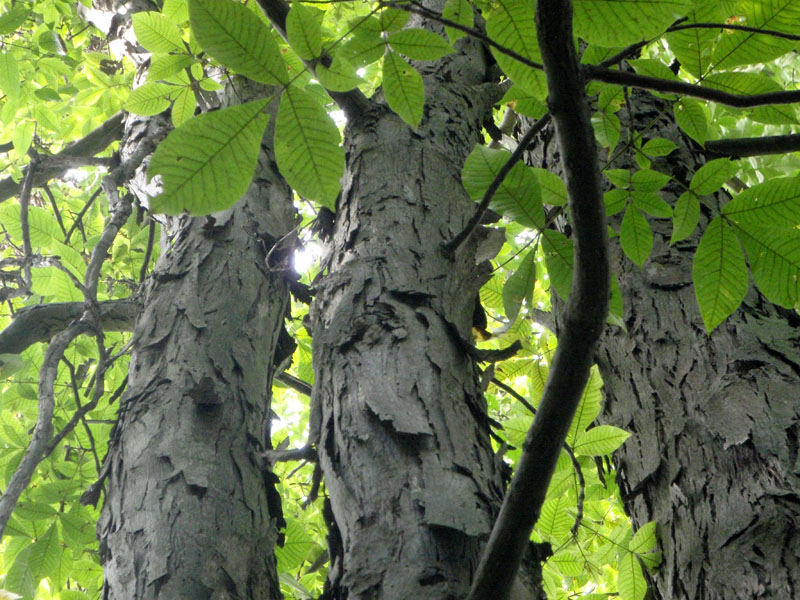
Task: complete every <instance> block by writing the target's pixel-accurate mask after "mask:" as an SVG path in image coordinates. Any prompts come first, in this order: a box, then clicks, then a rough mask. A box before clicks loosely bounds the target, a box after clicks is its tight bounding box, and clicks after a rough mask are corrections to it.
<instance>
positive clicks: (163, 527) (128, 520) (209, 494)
mask: <svg viewBox="0 0 800 600" xmlns="http://www.w3.org/2000/svg"><path fill="white" fill-rule="evenodd" d="M143 126H144V127H146V128H148V131H149V130H152V128H153V127H154V126H157V125H154V122H153V120H152V119H151V120H148V121H146V122H145V123H143ZM148 134H149V133H148V132H147V131H143V132H137V131H136V127H133V128H129V131H128V140H131V143H135V140H136V139H137V138H138V137H139V136H142V135H148ZM293 225H294V209H293V207H292V204H291V193H290V190H289V189H288V188H287V187H286V185H285V184H284V183H283V181H282V179H281V178H280V177H279V175H278V174H277V172H276V170H275V166H274V161H273V159H272V157H271V156H270V152H269V150H268V149H264V151H263V152H262V156H261V159H260V162H259V167H258V170H257V172H256V179H255V180H254V182H253V183H252V184H251V186H250V189H249V190H248V192H247V194H246V195H245V196H244V197H243V198H242V199H241V200H240V201H239V202H238V203H237V204H236V205H235V207H234V208H232V209H230V210H227V211H224V212H220V213H216V214H214V215H213V216H212V217H209V218H190V217H179V218H175V219H169V220H168V222H167V223H166V229H168V230H170V233H171V239H169V240H162V248H163V254H162V256H161V258H160V259H159V261H158V263H157V265H156V267H155V270H154V273H153V275H152V276H151V278H150V280H149V282H148V284H147V289H146V293H145V298H144V307H145V308H144V310H143V312H142V313H141V315H140V316H139V318H138V319H137V323H136V327H135V330H134V336H135V337H134V340H135V342H134V351H133V357H132V359H131V365H130V373H129V378H128V388H127V391H126V393H125V396H124V397H123V399H122V402H121V405H120V416H119V423H118V425H117V427H116V428H115V431H114V433H113V435H112V439H111V442H110V446H109V454H108V457H107V461H110V474H109V478H108V493H107V496H106V501H105V505H104V507H103V512H102V516H101V520H100V522H99V524H98V536H99V537H100V539H101V555H102V559H103V562H104V566H105V575H106V583H105V589H104V598H108V599H119V600H131V599H137V600H138V599H156V598H160V599H162V600H173V599H187V600H188V599H192V600H194V599H214V600H223V599H242V600H244V599H248V600H261V599H274V598H280V597H281V596H280V588H279V585H278V581H277V574H276V569H275V559H274V554H273V549H274V545H275V543H276V540H277V537H278V534H277V529H276V524H277V521H278V520H279V519H280V501H279V498H278V497H277V493H276V492H275V489H274V486H273V481H272V477H273V476H272V475H271V474H270V473H269V472H267V471H265V469H264V466H263V461H262V458H261V456H260V453H262V452H263V451H264V449H265V448H266V446H267V445H268V440H269V437H268V435H269V423H268V418H269V404H270V389H271V385H272V377H273V374H274V370H275V369H274V366H273V358H274V356H275V350H276V346H277V344H278V339H279V335H280V332H281V331H282V327H283V319H284V317H285V315H286V310H287V303H288V290H287V285H286V281H285V279H284V274H283V273H281V272H274V271H271V270H269V269H268V268H267V266H266V264H265V256H266V252H267V251H268V250H269V249H270V247H271V246H272V244H273V242H274V241H275V240H277V239H278V238H280V237H281V236H282V235H284V234H285V233H286V232H287V231H289V230H290V229H291V228H292V226H293Z"/></svg>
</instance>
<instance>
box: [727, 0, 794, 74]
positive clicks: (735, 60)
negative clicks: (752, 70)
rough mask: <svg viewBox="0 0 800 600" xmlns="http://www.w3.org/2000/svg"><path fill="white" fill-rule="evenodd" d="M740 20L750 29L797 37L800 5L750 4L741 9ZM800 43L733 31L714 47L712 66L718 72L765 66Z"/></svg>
mask: <svg viewBox="0 0 800 600" xmlns="http://www.w3.org/2000/svg"><path fill="white" fill-rule="evenodd" d="M737 16H741V17H744V22H745V23H747V25H748V26H750V27H756V28H763V29H773V30H777V31H783V32H785V33H796V31H797V23H800V5H798V3H797V2H794V1H791V0H761V1H755V0H748V1H744V2H740V3H738V5H737ZM796 45H797V42H794V41H792V40H785V39H781V38H778V37H774V36H771V35H762V34H759V33H755V32H751V31H730V32H726V33H725V34H724V35H721V36H720V37H719V38H718V40H717V42H716V43H715V44H714V52H713V54H712V56H711V62H712V64H713V65H714V67H715V68H716V69H717V70H721V69H731V68H732V67H735V66H739V65H746V64H753V63H765V62H768V61H771V60H773V59H775V58H777V57H779V56H782V55H784V54H786V53H787V52H791V51H792V50H793V49H794V47H795V46H796Z"/></svg>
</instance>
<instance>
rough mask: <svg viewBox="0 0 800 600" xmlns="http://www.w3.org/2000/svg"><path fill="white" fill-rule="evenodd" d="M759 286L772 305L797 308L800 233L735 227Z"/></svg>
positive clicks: (799, 293) (799, 275)
mask: <svg viewBox="0 0 800 600" xmlns="http://www.w3.org/2000/svg"><path fill="white" fill-rule="evenodd" d="M736 235H737V237H738V238H739V241H740V242H741V243H742V245H743V246H744V249H745V252H747V260H748V263H749V264H750V270H751V271H752V273H753V279H754V280H755V283H756V286H757V287H758V289H759V290H760V291H761V293H762V294H764V295H765V296H766V297H767V299H768V300H769V301H770V302H774V303H775V304H780V305H781V306H785V307H786V308H796V307H797V306H799V305H798V301H799V300H800V230H797V229H778V230H776V229H775V228H774V227H759V226H757V225H747V226H746V227H736Z"/></svg>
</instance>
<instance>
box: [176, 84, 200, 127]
mask: <svg viewBox="0 0 800 600" xmlns="http://www.w3.org/2000/svg"><path fill="white" fill-rule="evenodd" d="M195 108H197V98H195V95H194V91H193V90H192V88H191V87H185V88H183V89H182V90H181V91H180V92H178V95H177V96H175V100H174V102H173V103H172V113H171V114H172V124H173V125H174V126H175V127H180V126H181V125H183V124H184V123H185V122H186V121H188V120H189V119H191V118H192V117H193V116H194V111H195Z"/></svg>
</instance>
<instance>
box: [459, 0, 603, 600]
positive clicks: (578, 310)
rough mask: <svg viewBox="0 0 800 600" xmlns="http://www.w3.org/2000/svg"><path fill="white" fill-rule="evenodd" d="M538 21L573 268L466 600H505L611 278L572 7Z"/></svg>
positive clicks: (560, 2)
mask: <svg viewBox="0 0 800 600" xmlns="http://www.w3.org/2000/svg"><path fill="white" fill-rule="evenodd" d="M536 22H537V31H538V37H539V47H540V48H541V51H542V60H543V62H544V67H545V74H546V76H547V87H548V92H549V101H548V105H549V108H550V114H551V115H552V117H553V122H554V124H555V127H556V132H557V134H558V141H559V148H560V150H561V156H562V160H563V164H564V173H565V179H566V184H567V191H568V192H569V208H570V211H571V214H572V222H573V226H574V228H573V232H574V234H573V235H574V239H575V251H574V252H575V259H574V265H575V269H574V271H573V277H572V288H571V291H570V296H569V299H568V300H567V306H566V309H565V313H564V319H563V323H564V325H563V327H562V329H561V331H560V335H559V336H558V348H557V349H556V352H555V355H554V356H553V362H552V365H551V367H550V374H549V376H548V379H547V384H546V385H545V389H544V394H543V395H542V401H541V403H540V404H539V410H538V411H537V413H536V417H535V418H534V421H533V425H531V428H530V430H529V431H528V434H527V436H526V437H525V443H524V444H523V451H522V455H521V457H520V460H519V463H518V465H517V469H516V471H515V473H514V477H513V479H512V480H511V485H510V486H509V489H508V492H507V494H506V497H505V500H504V501H503V506H502V508H501V509H500V514H499V516H498V517H497V521H496V522H495V525H494V528H493V529H492V533H491V536H490V538H489V542H488V544H487V547H486V551H485V552H484V555H483V556H482V557H481V562H480V564H479V566H478V571H477V574H476V576H475V580H474V581H473V584H472V589H471V590H470V594H469V596H468V597H467V598H468V600H490V599H494V600H503V599H505V598H507V597H508V593H509V591H510V589H511V584H512V582H513V580H514V576H515V574H516V571H517V568H518V566H519V562H520V557H521V556H522V553H523V550H524V548H525V546H526V545H527V544H528V541H529V539H530V533H531V530H532V529H533V526H534V524H535V523H536V521H537V520H538V518H539V514H540V512H541V508H542V504H543V503H544V499H545V495H546V493H547V486H548V484H549V483H550V479H551V478H552V475H553V472H554V470H555V466H556V462H557V460H558V455H559V453H560V452H561V448H562V446H563V443H564V440H565V439H566V437H567V433H568V431H569V425H570V422H571V420H572V416H573V415H574V413H575V409H576V408H577V406H578V403H579V402H580V399H581V394H582V392H583V388H584V387H585V385H586V381H587V380H588V378H589V370H590V368H591V365H592V362H593V354H594V349H595V347H596V345H597V342H598V340H599V338H600V335H601V333H602V331H603V327H604V324H605V320H606V315H607V314H608V297H609V290H610V284H609V281H610V279H609V278H610V272H609V264H608V239H607V232H606V219H605V208H604V205H603V195H602V191H601V190H602V187H601V179H600V169H599V167H598V164H597V154H596V150H595V141H594V132H593V130H592V127H591V122H590V114H589V104H588V100H587V98H586V93H585V90H584V82H583V79H582V77H581V70H580V66H579V64H578V58H577V56H576V54H575V47H574V44H573V42H572V39H573V36H572V3H571V2H570V1H569V0H539V1H538V3H537V6H536Z"/></svg>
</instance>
